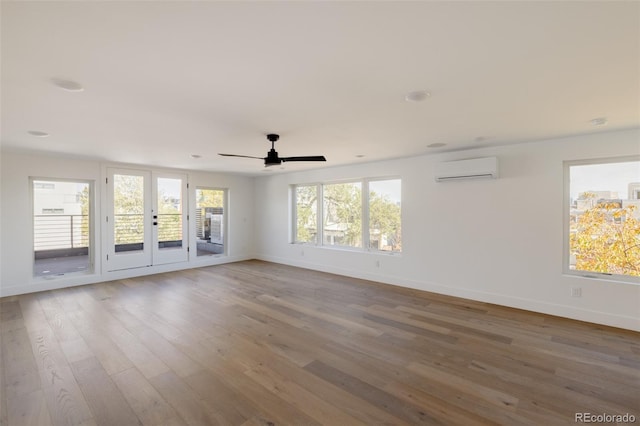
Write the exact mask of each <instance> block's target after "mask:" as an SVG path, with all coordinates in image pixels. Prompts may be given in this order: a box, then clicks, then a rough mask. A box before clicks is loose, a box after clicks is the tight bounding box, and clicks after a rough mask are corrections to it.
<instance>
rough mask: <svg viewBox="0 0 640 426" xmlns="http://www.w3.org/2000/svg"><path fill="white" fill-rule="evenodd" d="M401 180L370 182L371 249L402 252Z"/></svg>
mask: <svg viewBox="0 0 640 426" xmlns="http://www.w3.org/2000/svg"><path fill="white" fill-rule="evenodd" d="M400 202H401V181H400V179H390V180H377V181H371V182H369V248H371V249H374V250H381V251H392V252H400V251H402V238H401V232H400V231H401V226H400V225H401V221H400V217H401V214H400Z"/></svg>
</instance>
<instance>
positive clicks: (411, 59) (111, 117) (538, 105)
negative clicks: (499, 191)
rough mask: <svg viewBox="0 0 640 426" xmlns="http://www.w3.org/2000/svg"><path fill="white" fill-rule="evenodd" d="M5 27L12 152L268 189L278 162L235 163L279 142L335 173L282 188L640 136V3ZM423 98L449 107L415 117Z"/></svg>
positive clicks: (472, 5) (120, 7) (46, 8)
mask: <svg viewBox="0 0 640 426" xmlns="http://www.w3.org/2000/svg"><path fill="white" fill-rule="evenodd" d="M1 13H2V50H1V55H2V58H1V59H2V76H1V77H2V80H1V85H2V86H1V88H2V93H1V101H2V134H1V137H2V139H1V141H2V144H3V147H4V148H5V149H10V150H27V151H31V150H34V151H48V152H53V153H61V154H65V155H67V154H73V155H77V156H81V157H87V158H96V159H101V160H106V161H119V162H129V163H140V164H148V165H158V166H168V167H178V168H187V169H196V170H211V171H229V172H240V173H251V174H254V173H255V174H260V172H261V171H262V170H264V167H263V165H262V163H261V161H260V160H252V159H241V158H224V157H220V156H218V155H217V153H219V152H224V153H237V154H244V155H254V156H264V155H265V154H266V152H267V150H268V148H269V145H268V142H267V140H266V138H265V136H264V135H265V134H266V133H270V132H275V133H280V135H281V139H280V141H279V142H278V143H277V144H276V149H277V150H278V152H279V153H280V155H281V156H299V155H322V154H324V155H325V156H326V157H327V159H328V162H327V163H326V165H324V164H322V163H296V164H293V163H286V164H284V170H281V169H280V168H278V167H272V168H270V169H269V170H272V171H274V172H276V173H278V172H283V171H289V170H300V169H305V168H316V167H319V166H321V167H328V166H333V165H339V164H347V163H355V162H363V161H372V160H378V159H383V158H392V157H405V156H412V155H418V154H424V153H427V152H439V151H443V150H458V149H465V148H470V147H475V146H487V145H494V144H496V145H498V144H500V145H501V144H510V143H518V142H523V141H531V140H540V139H544V138H550V137H558V136H566V135H571V134H581V133H588V132H595V131H602V130H614V129H622V128H629V127H636V126H638V125H640V107H639V102H640V83H639V82H640V3H639V2H611V1H606V2H560V1H557V2H180V1H176V2H55V1H50V2H2V6H1ZM52 78H62V79H69V80H73V81H76V82H78V83H80V84H82V85H83V86H84V87H85V90H84V91H83V92H81V93H72V92H67V91H64V90H61V89H59V88H57V87H55V86H54V85H53V84H51V79H52ZM412 90H428V91H430V92H431V97H430V98H428V99H427V100H426V101H424V102H420V103H415V102H414V103H411V102H406V101H405V99H404V97H405V94H406V93H407V92H409V91H412ZM597 117H606V118H607V119H608V124H607V125H606V126H603V127H594V126H593V125H592V124H591V123H590V120H591V119H593V118H597ZM29 130H37V131H44V132H47V133H50V136H49V137H47V138H37V137H34V136H31V135H29V134H27V131H29ZM480 139H483V140H480ZM432 143H446V144H447V145H446V146H445V147H444V148H438V149H432V148H431V149H430V148H427V145H429V144H432ZM191 154H199V155H201V156H202V158H200V159H193V158H191ZM356 155H365V157H364V158H357V157H356ZM274 169H275V170H274Z"/></svg>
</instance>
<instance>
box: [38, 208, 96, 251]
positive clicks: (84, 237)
mask: <svg viewBox="0 0 640 426" xmlns="http://www.w3.org/2000/svg"><path fill="white" fill-rule="evenodd" d="M33 244H34V250H35V251H44V250H56V249H71V248H84V247H89V216H88V215H34V216H33Z"/></svg>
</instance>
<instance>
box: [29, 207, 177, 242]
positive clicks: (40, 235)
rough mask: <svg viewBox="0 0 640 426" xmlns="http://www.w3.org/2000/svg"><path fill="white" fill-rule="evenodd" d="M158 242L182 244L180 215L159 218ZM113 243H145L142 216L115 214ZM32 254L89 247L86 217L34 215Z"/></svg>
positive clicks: (159, 216)
mask: <svg viewBox="0 0 640 426" xmlns="http://www.w3.org/2000/svg"><path fill="white" fill-rule="evenodd" d="M157 222H158V225H157V226H158V242H159V243H169V242H176V241H182V214H180V213H167V214H159V215H158V220H157ZM114 228H115V229H114V231H115V243H116V246H118V245H125V244H138V243H142V242H143V240H144V215H142V214H117V215H114ZM33 234H34V236H33V241H34V250H35V251H47V250H63V249H75V248H86V247H89V216H88V215H34V218H33Z"/></svg>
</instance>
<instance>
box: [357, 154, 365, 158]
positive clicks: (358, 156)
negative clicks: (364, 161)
mask: <svg viewBox="0 0 640 426" xmlns="http://www.w3.org/2000/svg"><path fill="white" fill-rule="evenodd" d="M356 158H364V154H357V155H356Z"/></svg>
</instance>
